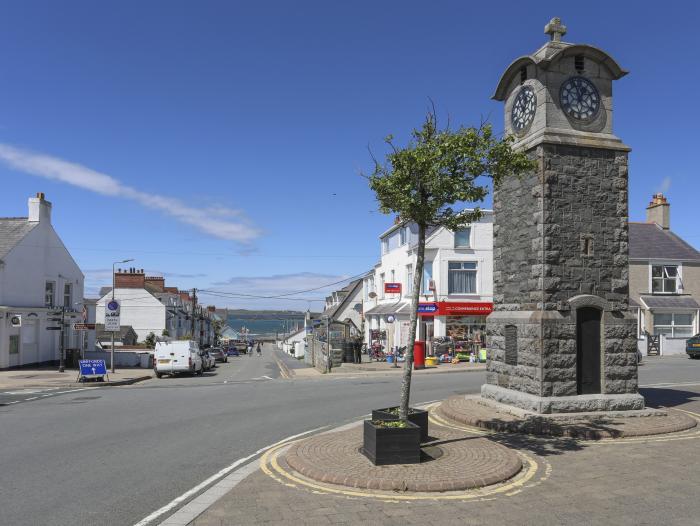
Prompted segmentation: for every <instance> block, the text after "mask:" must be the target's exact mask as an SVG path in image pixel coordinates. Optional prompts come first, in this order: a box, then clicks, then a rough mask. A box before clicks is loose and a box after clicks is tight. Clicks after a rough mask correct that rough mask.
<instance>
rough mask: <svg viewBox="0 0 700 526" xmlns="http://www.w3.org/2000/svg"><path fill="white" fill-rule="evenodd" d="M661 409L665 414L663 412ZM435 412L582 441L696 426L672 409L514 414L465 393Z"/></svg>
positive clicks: (454, 418)
mask: <svg viewBox="0 0 700 526" xmlns="http://www.w3.org/2000/svg"><path fill="white" fill-rule="evenodd" d="M664 412H665V413H666V414H663V413H664ZM437 413H438V415H439V416H442V417H443V418H445V419H447V420H452V421H454V422H458V423H460V424H467V425H469V426H474V427H480V428H482V429H489V430H491V431H501V432H503V431H505V432H509V433H523V434H529V435H541V436H560V437H561V436H564V437H571V438H577V439H584V440H598V439H601V438H628V437H641V436H650V435H661V434H666V433H676V432H679V431H686V430H688V429H691V428H694V427H695V426H697V420H696V419H694V418H692V417H691V416H689V415H687V414H685V413H682V412H680V411H675V410H672V409H668V410H664V411H652V412H651V414H649V415H646V416H628V417H621V416H617V415H614V416H606V415H600V416H597V415H596V416H587V417H580V418H576V417H575V416H567V417H566V419H565V420H562V419H556V418H555V419H553V418H549V417H548V416H547V415H542V416H539V415H537V416H529V417H522V416H516V415H514V414H511V413H509V412H507V411H504V410H500V409H499V408H498V407H495V406H493V405H491V404H489V403H484V402H482V401H481V400H480V399H479V398H478V397H465V396H455V397H452V398H448V399H447V400H445V401H444V402H442V403H441V404H440V406H438V408H437ZM631 414H634V413H631ZM636 414H637V415H639V414H640V413H636Z"/></svg>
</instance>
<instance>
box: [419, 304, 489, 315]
mask: <svg viewBox="0 0 700 526" xmlns="http://www.w3.org/2000/svg"><path fill="white" fill-rule="evenodd" d="M491 312H493V303H491V302H486V301H433V302H430V303H419V304H418V315H420V316H487V315H489V314H491Z"/></svg>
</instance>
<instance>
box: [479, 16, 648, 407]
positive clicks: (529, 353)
mask: <svg viewBox="0 0 700 526" xmlns="http://www.w3.org/2000/svg"><path fill="white" fill-rule="evenodd" d="M545 33H547V34H548V35H550V41H549V42H547V43H546V44H545V45H543V46H542V47H541V48H540V49H539V50H537V51H536V52H535V53H533V54H532V55H526V56H523V57H520V58H518V59H517V60H515V62H513V63H512V64H511V65H510V66H509V67H508V69H506V71H505V73H504V74H503V76H502V77H501V80H500V82H499V83H498V87H497V88H496V92H495V94H494V96H493V98H494V99H496V100H499V101H504V102H505V129H506V133H508V134H513V135H515V137H516V138H517V141H516V143H515V148H517V149H520V150H524V151H526V152H527V153H528V154H529V155H530V156H531V158H532V159H534V160H535V161H536V164H537V168H536V169H535V170H534V171H533V172H531V173H529V174H527V175H526V176H524V177H523V178H521V179H518V178H510V179H508V180H505V181H503V182H502V184H500V185H499V187H498V188H497V189H496V190H495V192H494V212H495V216H494V217H495V224H494V304H495V305H494V312H493V313H492V314H491V315H490V316H489V318H488V321H487V332H488V336H489V342H490V347H491V352H490V356H489V360H488V363H487V371H488V372H487V383H486V384H485V385H484V386H483V387H482V397H484V398H488V399H493V400H496V401H499V402H502V403H506V404H509V405H514V406H518V407H520V408H523V409H527V410H531V411H535V412H538V413H558V412H578V411H608V410H630V409H642V408H643V407H644V399H643V398H642V396H640V395H639V394H638V392H637V360H636V351H637V339H636V320H635V318H634V316H633V315H631V313H630V312H629V311H628V302H629V295H628V281H629V279H628V255H627V252H628V246H627V244H628V226H627V222H628V217H627V184H628V174H627V154H628V152H629V150H630V148H629V147H628V146H626V145H625V144H624V143H623V142H622V141H621V140H620V139H619V138H618V137H616V136H615V135H614V134H613V130H612V121H613V104H612V100H613V99H612V84H613V81H615V80H618V79H619V78H621V77H623V76H624V75H626V74H627V72H626V71H625V70H623V69H622V68H621V67H620V66H619V65H618V64H617V62H616V61H615V60H614V59H613V58H612V57H611V56H610V55H608V54H607V53H605V52H604V51H602V50H600V49H598V48H595V47H593V46H589V45H581V44H569V43H566V42H562V40H561V37H562V36H564V35H565V34H566V27H565V26H563V25H562V23H561V21H560V20H559V19H558V18H554V19H552V21H551V22H550V23H549V24H547V26H546V27H545Z"/></svg>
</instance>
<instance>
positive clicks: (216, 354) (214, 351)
mask: <svg viewBox="0 0 700 526" xmlns="http://www.w3.org/2000/svg"><path fill="white" fill-rule="evenodd" d="M208 351H209V354H210V355H211V356H212V357H213V358H214V361H215V362H224V363H227V362H228V354H226V353H225V352H224V350H223V349H221V348H219V347H212V348H211V349H208Z"/></svg>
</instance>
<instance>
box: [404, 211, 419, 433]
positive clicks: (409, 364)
mask: <svg viewBox="0 0 700 526" xmlns="http://www.w3.org/2000/svg"><path fill="white" fill-rule="evenodd" d="M424 260H425V225H423V224H420V223H419V224H418V254H417V258H416V268H415V271H414V274H413V290H412V291H411V321H410V322H409V323H410V330H409V331H408V345H407V346H406V361H405V362H404V364H403V382H402V384H401V404H400V405H399V418H401V420H404V421H406V420H407V419H408V404H409V401H410V398H411V372H412V370H413V347H414V345H415V343H416V328H417V322H418V298H419V296H420V286H421V283H422V281H423V262H424Z"/></svg>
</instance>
